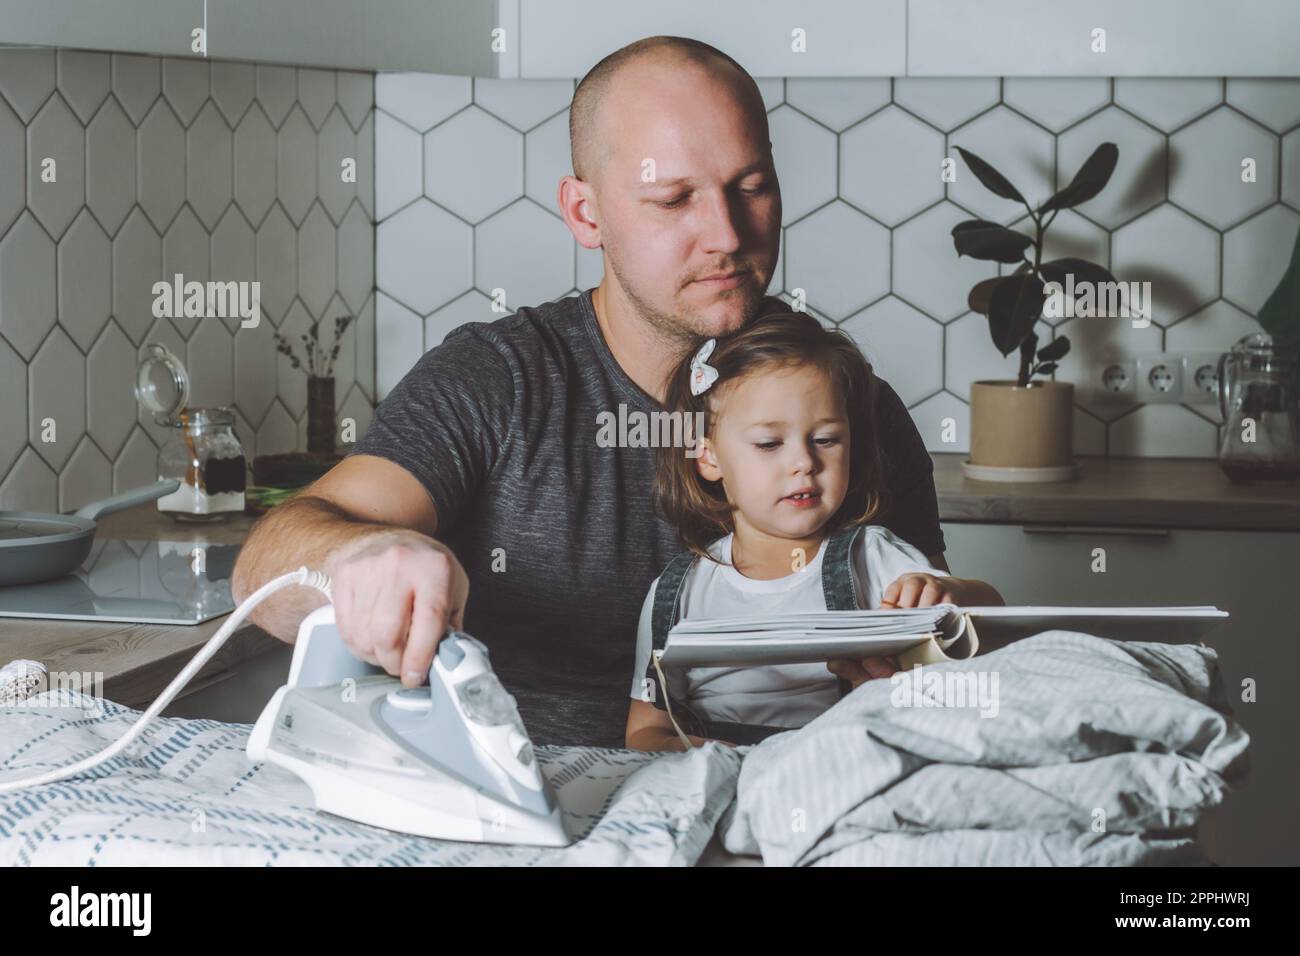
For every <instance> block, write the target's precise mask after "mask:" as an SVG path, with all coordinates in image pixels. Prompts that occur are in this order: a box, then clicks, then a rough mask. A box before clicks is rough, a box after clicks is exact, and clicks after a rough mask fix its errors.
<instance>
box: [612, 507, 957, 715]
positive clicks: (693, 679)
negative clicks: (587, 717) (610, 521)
mask: <svg viewBox="0 0 1300 956" xmlns="http://www.w3.org/2000/svg"><path fill="white" fill-rule="evenodd" d="M731 539H732V536H731V535H727V536H726V537H723V538H719V539H718V540H717V541H715V542H713V543H712V544H711V545H709V552H710V553H711V554H713V555H714V556H715V557H717V558H719V559H720V560H721V561H723V562H724V564H723V565H718V564H715V563H714V562H712V561H707V560H705V559H703V558H700V559H698V560H697V561H696V562H695V565H694V566H693V567H692V568H691V570H690V571H688V572H687V574H686V580H685V581H684V582H683V586H682V591H681V595H682V596H681V616H680V618H679V620H682V621H686V620H692V621H693V620H698V619H711V618H723V617H762V616H764V615H767V614H785V613H789V612H792V611H825V610H826V609H827V608H826V596H825V594H824V593H823V591H822V555H823V554H825V552H826V547H825V541H823V542H822V545H821V546H820V547H818V549H817V554H816V556H815V557H814V558H813V559H812V560H811V561H810V562H809V563H808V564H807V565H806V566H805V567H804V568H803V570H801V571H796V572H794V573H793V574H789V575H786V576H785V577H783V578H775V579H773V580H770V581H757V580H754V579H753V578H747V577H745V576H744V575H743V574H741V573H740V572H739V571H737V570H736V569H735V567H733V566H732V564H731ZM913 572H921V573H925V574H934V575H946V574H947V573H948V572H946V571H944V570H942V569H940V568H935V567H933V566H931V564H930V562H929V561H928V560H927V559H926V557H925V555H923V554H922V553H921V552H920V551H918V550H917V549H916V548H914V547H912V545H910V544H908V543H907V542H906V541H904V540H903V539H902V538H899V537H898V536H896V535H895V534H894V533H893V532H891V531H890V530H889V529H888V528H884V527H882V526H880V525H867V526H865V527H864V528H863V529H862V534H861V535H859V537H858V540H857V547H855V548H854V550H853V573H854V576H855V577H856V579H857V583H858V593H859V594H861V595H862V596H863V597H865V598H866V602H867V603H866V606H867V607H868V608H878V607H880V596H881V593H882V592H883V591H884V589H885V588H886V587H887V586H888V585H889V584H891V583H892V582H893V581H894V580H895V579H897V578H898V577H899V575H902V574H908V573H913ZM658 586H659V579H658V578H655V580H654V583H653V584H651V585H650V592H649V593H648V594H647V595H646V599H645V603H644V604H643V605H642V606H641V620H640V623H639V625H638V626H637V635H636V670H635V671H634V672H633V674H632V692H631V696H632V697H633V698H635V699H637V700H645V699H646V695H645V690H644V682H643V678H644V677H645V670H646V665H648V664H649V663H650V649H651V647H652V646H653V643H654V641H653V637H652V635H651V617H652V616H653V613H654V603H655V589H656V588H657V587H658ZM664 677H665V679H667V680H668V682H669V689H670V690H671V691H672V695H673V697H674V698H675V699H679V700H684V701H685V702H686V703H687V704H689V705H690V707H691V709H692V710H694V711H695V712H696V713H698V714H700V716H702V717H705V718H706V719H710V720H729V721H735V722H738V723H746V724H765V725H768V726H777V727H802V726H803V725H804V724H806V723H808V721H810V720H812V719H813V718H814V717H816V716H818V715H819V714H821V713H822V712H824V711H826V710H828V709H829V708H830V707H831V705H833V704H834V703H835V702H836V701H838V700H839V685H838V683H837V680H836V677H835V675H834V674H832V673H831V672H830V671H828V670H827V669H826V665H825V664H824V663H818V664H774V665H768V666H764V667H744V668H736V667H692V668H687V669H686V670H676V671H670V670H665V671H664Z"/></svg>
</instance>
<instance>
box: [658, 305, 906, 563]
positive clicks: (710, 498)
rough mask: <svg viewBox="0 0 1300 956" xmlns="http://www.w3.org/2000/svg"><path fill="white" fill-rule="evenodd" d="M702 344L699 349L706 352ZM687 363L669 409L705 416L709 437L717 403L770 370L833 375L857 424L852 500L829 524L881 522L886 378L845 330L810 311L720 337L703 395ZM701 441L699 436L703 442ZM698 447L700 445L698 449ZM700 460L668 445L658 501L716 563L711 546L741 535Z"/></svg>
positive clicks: (853, 428)
mask: <svg viewBox="0 0 1300 956" xmlns="http://www.w3.org/2000/svg"><path fill="white" fill-rule="evenodd" d="M698 344H699V343H697V346H698ZM694 356H695V348H692V349H691V351H690V352H689V353H688V354H687V355H686V357H685V358H683V359H682V361H681V364H679V365H678V367H677V368H676V369H675V370H674V371H673V373H672V375H671V377H670V378H669V380H668V391H667V395H666V397H665V403H664V404H665V407H666V408H667V409H668V410H669V411H670V412H680V413H683V414H682V417H683V418H684V419H685V421H686V422H687V423H693V422H695V421H697V420H699V419H697V418H696V414H695V413H703V419H702V420H703V422H704V433H703V434H704V436H708V435H712V434H713V431H714V426H715V424H716V423H717V415H716V413H715V412H714V411H713V407H712V406H713V405H714V404H715V403H714V402H712V401H711V399H713V398H714V397H715V396H716V395H717V393H718V392H719V391H720V390H721V389H723V388H726V387H728V386H732V385H735V384H736V383H737V382H739V381H740V380H741V379H742V378H745V377H747V376H749V375H752V374H754V373H756V372H759V371H762V370H766V369H780V368H787V367H792V366H806V365H812V366H814V367H816V368H818V369H820V370H821V371H822V372H823V373H825V374H826V376H827V378H828V379H829V380H830V382H831V385H832V387H833V388H834V389H835V393H836V395H837V397H838V398H840V399H841V400H842V401H843V402H844V408H845V413H846V415H847V416H848V419H849V435H850V441H849V446H850V450H849V487H848V491H847V493H846V494H845V496H844V501H843V502H842V503H841V505H840V507H839V508H838V509H837V510H836V512H835V514H834V515H832V516H831V518H830V520H829V521H828V522H827V523H826V525H825V528H824V531H825V533H826V534H827V535H830V534H833V533H834V532H836V531H838V530H840V529H841V528H844V527H848V526H851V525H858V524H866V523H867V522H869V521H871V520H873V519H877V518H878V517H879V516H880V515H881V514H883V513H884V512H885V511H886V510H887V509H888V506H889V501H888V489H887V488H886V487H885V482H884V477H883V474H884V467H883V460H882V455H881V449H880V444H879V439H878V436H877V430H876V406H877V395H878V392H879V382H880V380H879V379H878V378H876V375H875V372H874V371H873V370H872V368H871V363H870V362H868V361H867V359H866V357H865V356H863V354H862V352H861V351H859V350H858V347H857V345H856V344H855V343H854V341H853V339H852V338H850V337H849V336H848V335H847V334H846V333H844V332H842V331H840V330H839V329H834V330H831V329H827V328H826V327H824V326H823V325H822V324H821V322H819V321H818V320H817V319H815V318H813V317H812V316H810V315H808V314H806V313H802V312H782V313H775V314H772V315H766V316H763V317H762V318H759V319H756V320H755V321H754V322H752V323H751V324H750V325H748V326H746V327H745V328H744V329H742V330H740V331H739V332H736V333H734V334H732V335H730V336H727V337H725V338H719V339H718V340H717V345H716V346H715V347H714V349H713V354H712V355H710V356H709V357H708V359H707V362H708V364H709V365H712V366H713V367H714V368H716V369H717V370H718V380H717V381H716V382H715V383H714V385H713V387H712V388H710V389H709V390H708V391H706V392H705V393H704V394H702V395H692V394H691V386H690V379H691V360H692V359H693V358H694ZM701 437H703V436H701V435H698V434H696V435H693V438H694V440H695V441H696V442H697V443H698V441H699V440H700V438H701ZM696 447H698V444H697V446H696ZM697 461H698V459H696V458H689V457H687V456H686V454H685V453H684V451H683V449H681V448H679V447H678V448H673V447H667V446H660V447H659V449H658V451H657V453H656V467H655V480H654V499H655V504H656V506H657V507H658V509H659V511H660V513H661V514H663V516H664V517H665V518H667V519H668V521H670V522H672V524H673V525H674V526H675V527H676V528H677V530H678V534H679V535H680V536H681V540H682V543H683V544H684V545H685V546H686V547H687V548H688V549H690V550H691V551H692V552H694V553H695V554H697V555H699V556H700V557H703V558H709V559H710V560H716V559H714V558H713V557H712V555H710V554H709V552H708V546H709V544H710V543H711V542H713V541H714V540H716V539H717V538H719V537H721V536H723V535H725V534H728V533H730V532H732V531H734V530H735V520H734V518H733V516H732V511H731V505H729V504H728V503H727V499H726V494H725V492H724V491H723V488H722V483H721V482H706V481H705V480H704V479H703V478H702V477H700V474H699V472H698V471H697V469H696V462H697Z"/></svg>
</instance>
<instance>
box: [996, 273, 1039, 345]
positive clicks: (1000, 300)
mask: <svg viewBox="0 0 1300 956" xmlns="http://www.w3.org/2000/svg"><path fill="white" fill-rule="evenodd" d="M1046 298H1047V293H1046V290H1045V289H1044V288H1043V282H1042V280H1041V279H1039V278H1038V276H1036V275H1033V274H1032V273H1031V274H1028V275H1020V276H1005V277H1004V278H1003V280H1002V281H1001V282H999V283H998V285H997V286H996V288H994V290H993V294H992V295H991V296H990V297H989V313H988V316H989V332H990V333H991V334H992V336H993V344H994V345H996V346H997V349H998V351H999V352H1001V353H1002V354H1003V355H1010V354H1011V353H1012V352H1014V351H1015V350H1016V349H1017V348H1019V347H1020V343H1021V342H1023V341H1024V340H1025V336H1027V335H1029V334H1030V332H1031V331H1032V330H1033V327H1034V323H1035V322H1037V321H1038V319H1039V318H1040V317H1041V316H1042V314H1043V303H1044V301H1045V300H1046Z"/></svg>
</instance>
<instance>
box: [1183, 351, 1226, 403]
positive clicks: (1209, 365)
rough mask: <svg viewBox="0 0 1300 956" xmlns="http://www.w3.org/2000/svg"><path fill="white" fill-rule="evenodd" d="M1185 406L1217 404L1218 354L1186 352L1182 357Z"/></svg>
mask: <svg viewBox="0 0 1300 956" xmlns="http://www.w3.org/2000/svg"><path fill="white" fill-rule="evenodd" d="M1182 401H1183V403H1184V404H1186V405H1217V404H1218V403H1219V353H1218V352H1188V353H1187V354H1185V355H1184V356H1183V398H1182Z"/></svg>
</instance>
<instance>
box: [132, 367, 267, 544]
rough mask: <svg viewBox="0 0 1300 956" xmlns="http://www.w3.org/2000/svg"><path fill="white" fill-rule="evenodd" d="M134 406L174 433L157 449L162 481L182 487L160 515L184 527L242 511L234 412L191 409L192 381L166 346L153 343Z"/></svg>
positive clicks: (243, 480)
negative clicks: (185, 522) (187, 524)
mask: <svg viewBox="0 0 1300 956" xmlns="http://www.w3.org/2000/svg"><path fill="white" fill-rule="evenodd" d="M135 397H136V401H138V402H139V403H140V406H141V407H142V408H144V409H145V410H146V411H149V412H152V413H153V420H154V421H155V422H156V423H157V424H159V425H161V426H164V427H166V428H169V429H171V430H172V431H171V434H170V437H168V439H167V440H166V441H165V442H164V443H163V445H162V447H161V448H159V449H158V477H159V478H160V479H161V478H176V479H178V480H179V481H180V483H181V484H180V487H179V488H177V489H176V490H175V491H174V492H172V493H171V494H169V495H164V496H163V497H162V498H159V499H158V510H159V511H162V512H164V513H166V514H170V515H171V516H172V517H174V518H177V519H179V520H182V521H220V520H223V519H225V518H227V517H228V516H230V515H232V514H242V513H243V511H244V488H245V486H246V484H247V477H248V475H247V468H248V466H247V463H246V459H245V457H244V448H243V446H242V445H241V444H240V443H239V439H238V437H236V435H235V413H234V410H233V409H231V408H229V407H227V406H224V405H217V406H210V407H205V408H189V407H188V405H189V400H190V377H189V374H188V373H187V372H186V371H185V366H184V365H183V364H182V363H181V360H180V359H178V358H177V357H176V356H175V355H173V354H172V353H171V352H170V351H169V350H168V349H167V347H166V346H165V345H162V344H160V343H157V342H150V343H149V344H148V345H146V346H145V356H144V358H143V359H142V360H141V362H140V365H139V367H138V368H137V369H136V381H135Z"/></svg>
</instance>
